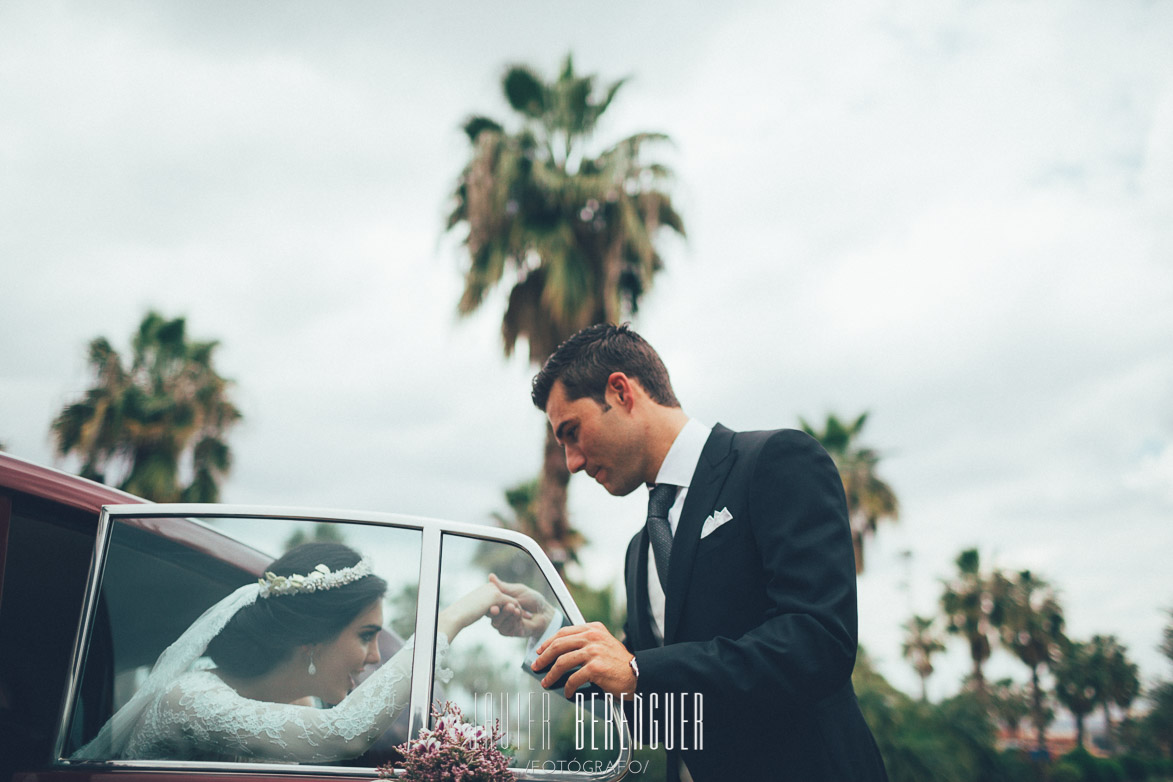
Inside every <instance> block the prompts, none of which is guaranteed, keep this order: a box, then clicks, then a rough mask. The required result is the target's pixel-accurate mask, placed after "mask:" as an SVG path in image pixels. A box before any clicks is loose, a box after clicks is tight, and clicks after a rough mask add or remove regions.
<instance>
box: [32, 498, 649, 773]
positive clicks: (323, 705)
mask: <svg viewBox="0 0 1173 782" xmlns="http://www.w3.org/2000/svg"><path fill="white" fill-rule="evenodd" d="M310 541H330V542H334V543H341V544H343V545H345V546H347V547H348V548H349V549H351V550H353V551H354V552H356V554H358V555H359V556H361V557H362V559H363V561H364V562H367V563H369V567H370V571H371V573H372V574H373V575H375V576H377V577H378V578H379V579H382V581H383V582H385V584H386V589H385V591H384V593H383V596H382V597H381V598H380V601H381V602H380V606H381V618H382V620H383V621H382V629H381V630H378V632H377V636H376V645H377V648H378V651H377V653H374V654H372V655H371V657H370V658H369V659H367V660H366V663H367V664H366V666H365V668H364V669H363V671H362V672H361V673H357V672H355V673H352V674H351V677H350V682H349V684H344V685H343V690H342V692H345V691H346V690H352V694H351V695H345V696H342V695H339V696H338V697H340V698H342V700H339V701H338V702H337V704H332V703H328V702H326V701H325V700H324V699H323V697H329V696H328V695H326V696H322V697H318V698H317V699H316V700H313V699H311V700H309V701H298V706H299V708H304V709H311V710H313V711H310V712H297V713H299V714H309V715H310V716H311V717H312V718H314V720H317V719H319V718H321V717H323V715H324V716H325V717H330V716H331V715H332V714H333V713H336V712H335V711H334V710H335V709H337V710H339V711H338V712H337V713H341V710H342V704H343V703H344V702H350V703H354V702H355V701H351V700H350V699H351V698H355V696H356V694H358V693H360V692H363V693H369V692H371V691H372V690H373V688H374V687H376V686H384V684H385V683H386V682H387V681H388V680H390V678H391V677H399V678H398V679H396V681H397V684H396V685H395V690H394V692H395V693H396V696H395V703H396V704H397V705H396V706H395V707H394V708H391V707H388V708H387V709H384V711H385V712H386V713H384V714H382V715H381V716H380V717H379V718H378V719H379V720H381V721H380V722H378V723H377V724H376V723H372V726H371V727H370V730H372V731H374V732H376V733H377V734H378V735H377V737H376V738H374V739H373V740H370V741H369V742H367V740H366V739H363V741H364V742H366V743H364V744H363V746H362V747H361V751H360V752H351V750H353V749H354V747H352V746H351V745H350V744H348V745H347V748H348V749H347V752H346V753H345V756H338V757H335V756H329V757H327V754H326V753H325V752H324V751H319V750H318V749H315V747H317V746H318V745H319V744H321V743H322V742H321V738H320V737H319V736H318V735H317V734H315V733H313V730H311V729H309V728H305V727H304V726H301V727H299V731H300V732H292V733H281V734H280V738H273V739H272V740H270V739H268V738H264V737H262V738H261V741H260V742H259V743H252V742H248V741H242V742H240V743H233V742H232V741H228V742H227V744H226V743H225V740H224V738H223V737H222V736H220V737H219V738H218V741H219V743H216V742H212V743H211V744H209V743H208V742H207V741H204V742H202V743H201V742H200V741H199V740H196V739H190V738H188V737H190V736H191V735H194V734H198V733H199V731H200V730H202V729H204V727H206V726H205V725H204V723H202V722H201V723H199V724H198V725H194V726H193V725H182V726H179V727H178V728H177V732H176V734H175V735H176V736H183V737H184V738H182V739H174V740H173V739H172V738H171V737H168V738H166V740H160V741H147V742H145V744H144V743H143V742H142V741H139V743H138V745H137V746H138V749H137V750H135V751H133V752H124V751H123V750H118V751H114V750H110V749H109V748H108V745H106V744H103V743H102V741H101V740H100V737H101V735H108V734H102V731H103V730H104V729H105V730H107V731H109V729H108V728H107V725H108V723H109V724H113V721H112V718H115V720H117V719H118V718H116V717H115V715H118V714H122V715H125V714H127V713H129V709H130V708H131V707H129V706H128V704H132V699H134V698H135V696H136V693H139V692H140V690H142V689H143V688H144V687H145V688H147V690H144V692H145V691H151V692H154V691H153V690H151V689H150V688H151V687H153V686H154V684H153V682H154V681H155V680H154V679H152V678H151V677H152V673H151V672H152V668H153V666H154V665H155V662H156V660H157V659H158V658H159V656H160V654H162V653H163V651H164V650H165V649H168V648H169V647H171V648H172V649H174V648H175V646H177V645H183V643H184V639H185V638H188V637H189V636H190V635H191V633H190V632H189V628H194V627H197V624H196V623H197V620H200V617H201V615H204V614H205V612H209V611H210V612H211V613H215V612H216V610H217V609H216V608H215V607H217V606H225V605H227V604H228V602H229V601H230V600H231V598H230V596H232V595H237V594H245V593H247V594H249V595H250V596H251V595H252V592H257V591H259V592H260V593H262V594H266V593H267V590H268V589H269V587H262V586H259V585H260V584H263V583H266V579H268V581H267V583H268V584H269V585H270V586H272V585H274V584H277V583H278V582H280V581H281V580H280V579H277V580H274V579H273V578H272V577H271V576H266V569H267V567H268V564H269V563H270V562H272V561H273V560H274V559H275V558H276V557H278V556H279V555H281V554H282V553H284V552H285V551H287V550H289V549H291V548H293V547H295V546H297V545H299V544H302V543H305V542H310ZM326 572H331V571H329V568H326V569H325V570H324V571H323V573H326ZM363 572H365V571H363ZM331 573H332V572H331ZM323 577H326V576H323ZM329 577H331V578H334V575H330V576H329ZM355 577H357V576H355ZM339 578H340V577H339ZM282 583H284V582H282ZM331 583H334V582H331ZM488 584H492V585H493V589H496V590H504V591H505V592H506V593H507V594H509V595H511V596H516V600H517V601H518V604H524V605H525V606H526V607H527V610H525V611H524V613H523V614H517V615H510V616H500V615H498V616H496V617H494V616H492V615H488V616H484V617H482V618H479V619H475V620H473V621H471V623H470V624H468V625H467V626H465V627H463V628H462V629H460V630H459V633H458V634H457V635H456V637H455V638H454V639H453V640H452V642H451V643H450V644H449V643H448V639H447V638H446V637H445V636H444V635H443V633H442V632H441V628H442V626H447V625H446V624H445V622H446V621H448V620H447V619H445V617H451V616H453V615H454V612H455V613H459V610H458V609H460V608H461V606H463V605H465V604H466V603H467V602H468V600H469V599H470V598H468V596H469V595H474V594H476V595H479V594H481V593H482V592H483V591H484V590H485V589H486V585H488ZM254 585H256V586H254ZM298 589H300V587H298ZM478 590H480V592H478ZM490 591H492V590H490ZM494 594H496V592H494ZM250 599H251V600H254V601H255V602H256V603H258V604H260V603H262V602H263V600H265V599H271V600H273V601H281V600H283V599H284V598H282V597H280V596H273V597H271V598H269V597H262V598H258V597H255V596H251V597H250ZM462 600H464V601H465V602H460V601H462ZM270 605H282V604H281V603H279V602H274V603H271V604H270ZM250 610H253V609H250ZM257 610H259V609H257ZM200 621H203V620H200ZM307 621H308V620H307ZM462 621H463V620H462ZM582 621H583V617H582V616H581V614H580V613H579V610H578V608H577V607H576V606H575V604H574V601H573V600H572V599H571V597H570V594H569V592H568V591H567V589H566V587H565V585H564V584H563V583H562V581H561V579H560V578H559V577H558V575H557V573H556V571H555V570H554V568H553V566H552V564H551V563H550V561H549V559H548V558H547V557H546V556H545V554H544V553H543V552H542V551H541V550H540V548H539V547H538V546H537V544H536V543H535V542H534V541H533V540H531V539H530V538H528V537H526V536H524V535H521V534H518V533H514V532H511V531H508V530H502V529H496V528H489V527H483V526H474V525H465V524H459V523H455V522H446V521H439V520H433V519H422V518H416V517H406V516H396V515H389V514H377V513H357V512H335V511H321V510H304V509H264V508H254V507H239V506H224V505H124V506H108V507H106V508H104V509H103V512H102V516H101V518H100V521H99V528H98V535H97V542H96V546H95V550H94V557H93V563H92V565H91V568H90V576H89V587H88V591H87V596H86V602H85V607H84V611H83V613H82V619H81V622H80V627H79V629H78V635H77V642H76V645H75V650H74V658H73V669H72V676H71V679H70V682H69V686H68V692H67V695H66V699H65V700H66V702H65V704H64V707H63V709H62V719H61V724H60V735H59V738H58V741H57V748H56V752H55V758H56V761H55V763H56V768H58V769H60V770H69V771H70V772H71V773H72V772H74V771H85V772H88V773H89V774H90V775H91V776H93V775H99V776H100V775H102V774H105V773H107V772H111V771H115V770H117V771H127V770H132V771H134V772H136V773H139V774H146V775H147V776H148V777H154V776H155V775H158V774H162V775H165V776H167V777H169V778H171V777H173V776H174V775H175V774H180V775H190V774H192V773H196V772H198V773H199V774H200V776H201V777H203V778H205V779H207V778H208V777H209V775H210V776H211V778H212V779H216V778H217V777H219V778H222V779H227V778H232V779H234V780H239V779H241V778H242V777H244V776H252V775H254V774H264V775H266V776H267V777H269V778H271V777H272V776H273V775H275V774H276V775H278V776H289V777H291V778H296V777H304V776H305V775H310V776H313V777H325V776H331V777H336V776H362V777H366V778H371V777H373V776H375V775H376V773H377V768H379V767H383V768H384V769H385V772H386V773H395V772H396V771H397V770H401V769H402V766H403V760H402V752H403V751H404V750H405V749H406V748H407V746H408V745H406V744H405V742H408V741H409V740H412V739H415V738H417V737H419V736H420V734H421V731H424V730H426V729H428V728H429V727H430V726H432V724H433V720H434V718H435V717H434V713H435V711H436V709H438V708H440V707H441V705H446V706H448V707H449V708H456V709H459V710H460V712H461V714H462V715H463V719H464V721H465V722H468V723H469V724H471V725H479V726H483V727H485V728H494V727H495V728H497V730H498V732H499V733H500V734H501V740H500V741H499V742H498V746H499V747H501V748H503V749H505V751H506V756H507V758H508V763H509V767H510V769H511V771H512V772H513V773H514V775H515V776H517V777H518V778H520V779H549V780H582V779H590V780H610V779H617V778H619V777H620V776H622V775H623V774H624V773H626V772H627V771H629V770H631V769H630V762H631V761H630V757H631V755H630V748H629V739H628V734H627V731H626V728H625V726H624V724H623V721H622V710H621V709H617V708H616V706H618V704H615V703H612V702H611V700H610V699H609V698H606V697H604V696H603V695H602V694H601V693H599V692H590V691H586V690H584V691H582V692H580V693H577V694H576V697H575V698H574V699H571V700H568V699H566V698H565V697H564V695H563V693H562V689H561V688H557V689H554V690H544V689H543V688H542V687H541V684H540V680H539V677H538V676H537V675H535V674H534V673H533V672H532V670H530V668H529V665H528V662H530V661H532V659H533V657H534V651H533V650H534V648H535V647H536V646H537V644H538V643H539V642H540V641H541V640H543V639H544V638H546V637H548V636H549V635H551V634H552V633H553V632H555V631H556V630H557V629H558V628H559V627H561V626H563V625H565V624H572V623H581V622H582ZM217 632H221V631H217ZM340 637H341V636H340ZM177 639H179V641H180V643H179V644H177ZM258 643H259V642H258ZM201 648H202V647H201ZM291 648H293V647H291ZM315 648H318V647H315ZM297 649H303V647H301V646H299V647H297ZM290 654H292V652H291V653H290ZM375 658H377V659H378V663H377V664H376V663H374V662H373V660H374V659H375ZM310 661H311V665H312V664H313V662H314V658H313V657H312V656H311V657H310ZM318 662H322V660H321V659H319V661H318ZM349 664H351V665H352V667H353V663H349ZM392 665H394V666H397V667H396V668H395V669H394V671H391V670H390V669H387V670H384V669H383V666H392ZM326 667H328V666H326V665H325V664H323V668H326ZM187 668H189V669H190V670H187ZM225 670H226V668H224V666H222V665H218V664H217V663H216V662H215V661H214V660H212V659H209V658H208V656H206V655H205V654H201V655H200V656H199V658H198V659H196V660H194V662H192V664H191V665H190V666H186V663H185V672H184V675H185V676H191V677H192V678H191V680H192V681H195V680H196V678H197V677H198V678H199V680H200V681H201V682H204V683H205V684H207V683H209V682H210V683H211V685H209V686H212V685H214V686H215V687H217V688H220V689H224V685H225V684H231V685H232V686H233V687H235V688H236V689H237V690H239V691H240V692H241V693H244V692H246V691H247V687H252V686H253V683H254V682H256V681H259V679H247V680H241V679H240V678H239V677H237V678H235V679H233V678H232V677H230V676H228V675H227V674H226V673H225ZM331 671H332V669H331ZM331 671H327V670H323V671H322V673H318V674H314V675H316V676H319V677H327V676H330V675H336V674H334V673H332V672H331ZM345 675H346V674H345V673H344V674H343V677H344V678H345ZM211 676H216V677H225V678H222V679H221V678H209V677H211ZM156 678H158V677H156ZM367 678H371V679H373V680H375V681H376V682H383V684H375V683H373V682H372V683H370V684H368V683H367V682H366V680H367ZM242 681H244V682H245V685H242ZM226 691H227V690H226ZM236 694H237V693H236V691H235V690H234V691H233V692H230V693H229V695H236ZM152 697H153V696H152ZM143 700H144V698H143V697H142V696H141V695H140V697H139V699H138V701H135V702H134V703H138V702H141V701H143ZM246 700H247V702H245V701H234V703H238V704H240V705H241V708H246V709H248V708H257V709H258V710H259V713H261V714H264V715H266V716H272V715H273V714H277V713H278V712H279V709H277V708H274V707H273V705H272V704H270V706H268V707H266V706H264V705H263V703H264V701H263V699H259V698H255V697H254V698H249V699H246ZM134 708H142V707H140V706H135V707H134ZM184 713H186V712H184ZM280 713H283V714H284V713H287V712H280ZM288 713H293V712H288ZM136 714H137V712H136ZM169 718H170V717H169ZM216 718H217V719H220V720H221V721H223V720H227V721H228V722H231V721H232V719H235V716H234V715H228V716H227V717H225V715H222V714H221V715H218V716H217V717H216ZM139 719H140V724H143V723H145V720H143V719H142V718H139ZM217 724H219V723H217ZM314 724H315V725H316V724H317V723H316V722H314ZM299 725H301V723H299ZM122 729H123V730H129V731H134V730H137V727H135V726H131V727H130V728H127V727H126V726H123V728H122ZM314 730H316V728H315V729H314ZM256 732H257V733H258V734H260V733H261V731H259V730H258V731H256ZM217 735H219V734H217ZM266 735H269V734H266ZM272 735H273V736H277V734H272ZM204 738H205V739H206V738H207V737H206V736H205V737H204ZM138 739H139V737H138V736H136V737H135V740H136V741H138ZM277 743H280V744H281V745H282V748H281V749H279V750H278V749H275V745H276V744H277ZM303 744H304V746H303ZM311 745H312V746H311ZM144 746H145V747H147V748H146V749H144V748H143V747H144ZM95 747H98V748H99V749H97V750H95ZM103 752H105V755H103V754H102V753H103ZM95 753H96V754H95ZM42 777H43V775H39V776H38V779H41V778H42Z"/></svg>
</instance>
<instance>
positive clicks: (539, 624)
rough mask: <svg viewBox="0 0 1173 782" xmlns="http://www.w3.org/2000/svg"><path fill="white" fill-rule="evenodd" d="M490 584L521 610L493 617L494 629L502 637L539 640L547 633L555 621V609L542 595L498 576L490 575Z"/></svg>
mask: <svg viewBox="0 0 1173 782" xmlns="http://www.w3.org/2000/svg"><path fill="white" fill-rule="evenodd" d="M489 583H491V584H492V585H493V586H495V587H497V589H499V590H501V592H502V594H504V595H506V596H508V597H510V598H512V599H513V600H514V601H515V602H516V604H517V606H518V609H519V610H511V611H506V612H503V613H500V614H495V615H493V618H492V623H493V628H494V629H495V630H496V631H497V632H498V633H500V634H501V635H506V636H515V637H516V636H521V637H533V638H537V637H538V636H540V635H541V634H542V633H544V632H545V631H546V628H547V627H549V626H550V622H552V621H553V619H554V607H553V606H552V605H550V604H549V603H547V602H546V600H545V599H544V598H543V597H542V595H541V593H540V592H538V591H537V590H535V589H531V588H529V587H528V586H526V585H525V584H517V583H513V582H511V581H502V580H501V579H499V578H497V576H496V574H494V573H490V574H489Z"/></svg>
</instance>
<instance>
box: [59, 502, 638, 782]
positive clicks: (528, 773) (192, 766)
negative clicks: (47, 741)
mask: <svg viewBox="0 0 1173 782" xmlns="http://www.w3.org/2000/svg"><path fill="white" fill-rule="evenodd" d="M168 517H181V518H188V519H190V520H191V521H192V522H193V523H195V524H199V525H201V526H205V527H208V528H209V529H212V530H214V531H216V532H219V530H215V528H212V527H209V525H207V524H206V521H205V520H207V519H216V518H232V519H275V518H280V519H291V520H296V521H312V522H327V523H349V524H362V525H368V526H376V527H394V528H399V529H407V530H413V531H419V532H420V535H421V540H420V562H419V588H418V597H417V603H416V618H415V649H414V651H413V656H412V675H411V696H410V699H409V703H408V715H409V716H408V736H410V737H411V738H413V739H414V738H416V737H417V736H418V735H419V733H420V731H421V730H422V729H424V728H425V727H427V724H428V719H429V717H430V706H431V704H430V697H431V693H432V687H433V684H434V681H433V679H434V673H435V671H434V666H433V660H434V655H435V638H436V621H437V613H438V611H439V597H440V574H441V562H442V556H441V555H442V545H443V538H444V535H445V534H454V535H459V536H462V537H471V538H477V539H481V540H490V541H496V542H501V543H506V544H510V545H513V546H517V547H518V548H521V549H522V550H523V551H525V552H526V553H527V554H529V555H530V557H531V558H532V559H533V561H534V562H535V563H536V564H537V566H538V569H539V571H540V572H541V574H542V575H543V577H545V579H546V581H547V582H548V583H549V585H550V587H551V589H552V590H553V592H554V595H555V596H556V597H557V598H558V601H559V603H560V606H559V607H560V608H561V610H562V611H563V612H564V613H565V614H566V616H567V617H568V618H569V619H570V620H571V623H572V624H584V623H585V620H584V619H583V616H582V613H581V611H579V608H578V606H577V605H576V604H575V602H574V599H573V598H572V597H571V595H570V591H569V590H568V589H567V588H566V584H565V583H564V582H563V581H562V577H561V576H560V575H558V572H557V570H556V569H555V568H554V564H553V562H551V561H550V558H549V557H548V556H547V555H546V553H545V552H544V551H542V549H541V548H540V547H539V546H538V544H537V542H536V541H534V540H533V539H532V538H530V537H528V536H527V535H524V534H522V533H520V532H515V531H513V530H508V529H504V528H500V527H486V526H484V525H478V524H468V523H463V522H457V521H448V520H445V519H436V518H430V517H426V516H413V515H404V514H396V513H383V512H375V511H352V510H335V509H324V508H306V507H284V506H264V505H227V504H207V503H158V504H126V505H103V506H102V510H101V513H100V515H99V517H98V528H97V537H96V540H95V543H94V549H93V555H92V557H91V560H90V571H89V577H88V579H87V582H86V592H85V602H84V604H83V608H82V612H81V619H80V621H79V624H78V628H77V633H76V636H75V640H74V645H73V650H72V654H71V658H70V672H69V678H68V681H67V683H66V688H65V694H64V703H63V704H62V707H61V710H60V717H59V720H58V732H57V739H56V742H55V744H54V749H53V761H52V762H53V765H54V766H56V767H58V768H61V767H65V768H83V767H92V766H94V765H98V766H100V767H103V768H107V767H108V768H126V769H144V768H151V769H162V770H167V769H187V770H199V771H205V770H206V771H223V772H229V773H232V774H233V775H234V776H236V775H240V774H243V773H249V772H258V773H265V774H268V773H272V772H279V773H281V774H283V775H297V776H302V775H308V776H317V777H320V776H324V775H326V776H355V777H366V778H369V777H370V776H371V774H372V772H373V771H374V769H373V767H363V766H357V767H349V766H315V765H310V764H295V765H289V764H279V763H232V762H224V761H186V760H185V761H178V760H175V761H169V760H122V759H117V760H101V761H90V760H84V761H83V760H75V759H71V758H67V757H62V755H63V754H64V748H65V743H66V741H67V737H68V733H69V726H70V724H71V720H72V718H73V711H74V707H75V704H76V699H77V696H78V688H79V687H80V685H81V676H82V671H83V668H84V664H85V652H86V649H87V648H88V645H89V643H90V634H91V630H92V627H93V622H94V614H95V612H96V610H97V605H98V601H99V598H100V596H101V583H102V575H103V573H104V566H105V562H106V558H107V554H108V552H109V547H110V539H111V531H112V529H113V526H114V523H115V522H116V521H117V520H119V519H151V518H168ZM228 537H231V536H228ZM613 711H614V714H613V717H614V718H615V720H616V724H617V725H626V723H625V722H623V721H622V720H623V715H622V713H621V712H620V711H619V709H618V708H615V707H613ZM618 739H619V751H618V755H617V758H616V761H615V765H614V767H613V768H614V770H613V771H608V770H603V771H561V770H557V769H528V768H517V767H511V769H510V770H511V772H513V773H514V774H515V776H516V778H517V779H523V780H550V782H563V781H565V782H583V781H589V782H609V780H614V779H618V778H620V777H622V776H623V775H624V773H625V770H626V769H627V767H628V765H629V764H630V762H631V740H630V736H629V733H628V731H627V730H626V728H625V727H624V728H621V729H619V730H618Z"/></svg>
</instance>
